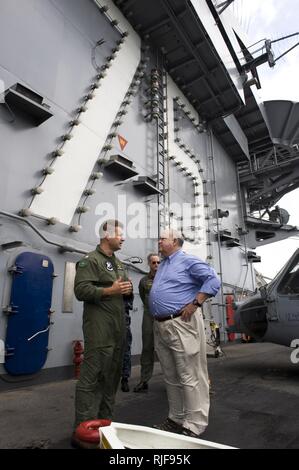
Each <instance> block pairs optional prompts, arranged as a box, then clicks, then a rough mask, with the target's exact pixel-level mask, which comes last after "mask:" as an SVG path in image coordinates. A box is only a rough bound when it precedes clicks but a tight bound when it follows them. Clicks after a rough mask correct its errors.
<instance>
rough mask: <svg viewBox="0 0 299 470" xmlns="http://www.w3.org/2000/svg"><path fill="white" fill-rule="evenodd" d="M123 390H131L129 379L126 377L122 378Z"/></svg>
mask: <svg viewBox="0 0 299 470" xmlns="http://www.w3.org/2000/svg"><path fill="white" fill-rule="evenodd" d="M121 390H122V392H129V391H130V387H129V383H128V379H126V378H122V379H121Z"/></svg>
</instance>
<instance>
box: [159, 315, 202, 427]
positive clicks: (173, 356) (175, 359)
mask: <svg viewBox="0 0 299 470" xmlns="http://www.w3.org/2000/svg"><path fill="white" fill-rule="evenodd" d="M154 334H155V349H156V352H157V354H158V357H159V361H160V363H161V367H162V371H163V374H164V380H165V384H166V391H167V397H168V404H169V418H170V419H172V420H173V421H175V422H177V423H179V424H181V425H182V426H184V427H185V428H188V429H190V430H191V431H193V432H194V433H196V434H199V433H201V432H203V431H204V430H205V428H206V427H207V425H208V416H209V407H210V397H209V383H208V370H207V356H206V338H205V330H204V322H203V318H202V312H201V309H200V308H198V309H197V310H196V312H195V313H194V314H193V315H192V317H191V320H190V322H186V321H183V320H182V319H181V317H178V318H174V319H173V320H166V321H164V322H158V321H155V323H154Z"/></svg>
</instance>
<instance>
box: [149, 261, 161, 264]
mask: <svg viewBox="0 0 299 470" xmlns="http://www.w3.org/2000/svg"><path fill="white" fill-rule="evenodd" d="M151 264H160V261H152V263H151Z"/></svg>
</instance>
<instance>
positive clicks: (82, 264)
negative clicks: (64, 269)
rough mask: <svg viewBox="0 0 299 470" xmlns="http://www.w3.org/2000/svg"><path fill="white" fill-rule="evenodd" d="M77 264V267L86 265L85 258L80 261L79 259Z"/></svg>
mask: <svg viewBox="0 0 299 470" xmlns="http://www.w3.org/2000/svg"><path fill="white" fill-rule="evenodd" d="M78 266H79V268H85V267H86V266H88V262H87V260H86V259H82V260H81V261H79V263H78Z"/></svg>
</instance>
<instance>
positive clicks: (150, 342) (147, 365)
mask: <svg viewBox="0 0 299 470" xmlns="http://www.w3.org/2000/svg"><path fill="white" fill-rule="evenodd" d="M153 281H154V278H153V277H152V276H151V274H150V273H149V274H147V275H146V276H144V277H143V278H141V279H140V282H139V286H138V288H139V294H140V298H141V300H142V302H143V318H142V352H141V357H140V364H141V379H140V381H141V382H148V381H149V380H150V378H151V377H152V375H153V369H154V361H155V350H154V331H153V323H154V319H153V317H152V315H151V314H150V312H149V308H148V298H149V293H150V290H151V288H152V285H153Z"/></svg>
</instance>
